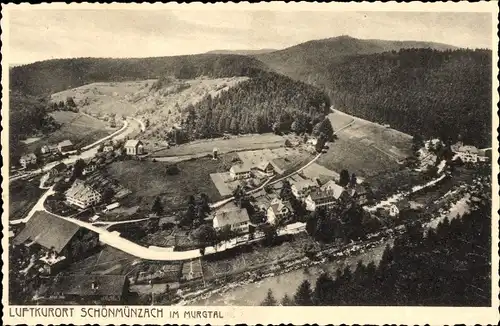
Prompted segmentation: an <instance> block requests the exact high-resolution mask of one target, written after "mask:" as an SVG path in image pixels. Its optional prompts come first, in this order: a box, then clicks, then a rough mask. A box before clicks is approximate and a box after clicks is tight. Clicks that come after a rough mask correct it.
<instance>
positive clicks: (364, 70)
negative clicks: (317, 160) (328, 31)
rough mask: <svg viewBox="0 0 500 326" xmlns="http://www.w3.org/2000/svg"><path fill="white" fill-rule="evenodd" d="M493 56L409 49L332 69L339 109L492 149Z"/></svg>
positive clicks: (323, 81)
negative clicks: (459, 138)
mask: <svg viewBox="0 0 500 326" xmlns="http://www.w3.org/2000/svg"><path fill="white" fill-rule="evenodd" d="M491 83H492V80H491V51H487V50H476V51H471V50H454V51H444V52H440V51H435V50H429V49H409V50H401V51H399V52H386V53H381V54H372V55H363V56H356V57H352V58H350V59H349V60H345V61H343V62H342V63H340V64H338V63H335V64H331V65H330V66H329V67H327V69H325V71H324V75H323V76H319V77H318V79H317V80H316V81H315V82H314V84H316V85H319V86H323V87H324V89H325V90H326V91H327V93H328V94H329V96H330V98H331V100H332V103H333V105H334V107H335V108H338V109H340V110H342V111H345V112H347V113H350V114H353V115H356V116H359V117H361V118H364V119H367V120H371V121H375V122H380V123H387V124H390V125H391V127H393V128H395V129H398V130H400V131H403V132H406V133H408V134H411V135H421V136H424V137H426V138H430V137H436V136H439V137H441V138H442V139H450V138H451V140H456V139H457V137H458V135H461V136H462V138H463V140H464V142H466V143H471V144H475V145H477V146H484V147H487V146H489V145H491V105H492V102H491V101H492V100H491Z"/></svg>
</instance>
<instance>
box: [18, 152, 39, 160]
mask: <svg viewBox="0 0 500 326" xmlns="http://www.w3.org/2000/svg"><path fill="white" fill-rule="evenodd" d="M21 159H24V160H33V159H36V155H35V154H34V153H28V154H26V155H23V156H21Z"/></svg>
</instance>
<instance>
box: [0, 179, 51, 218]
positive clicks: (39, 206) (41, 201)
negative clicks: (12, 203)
mask: <svg viewBox="0 0 500 326" xmlns="http://www.w3.org/2000/svg"><path fill="white" fill-rule="evenodd" d="M52 194H54V189H53V188H52V187H50V188H49V190H47V191H46V192H45V193H44V194H43V195H42V196H41V197H40V199H38V201H37V202H36V204H35V206H33V208H32V209H31V210H30V211H29V213H28V215H26V217H24V218H21V219H18V220H12V221H10V222H9V223H10V224H12V225H15V224H20V223H26V222H28V221H29V220H30V219H31V218H32V217H33V215H34V214H35V212H37V211H44V210H45V207H44V206H43V204H44V203H45V200H46V199H47V197H49V196H50V195H52Z"/></svg>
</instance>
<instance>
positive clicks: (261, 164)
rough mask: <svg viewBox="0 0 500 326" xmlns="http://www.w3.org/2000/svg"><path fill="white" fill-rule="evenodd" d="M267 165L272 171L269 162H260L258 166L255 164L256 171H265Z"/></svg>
mask: <svg viewBox="0 0 500 326" xmlns="http://www.w3.org/2000/svg"><path fill="white" fill-rule="evenodd" d="M269 165H271V167H272V168H273V169H274V166H273V165H272V164H271V163H270V162H269V161H261V162H260V163H259V164H257V169H259V170H265V169H267V167H268V166H269Z"/></svg>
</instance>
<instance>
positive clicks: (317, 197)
mask: <svg viewBox="0 0 500 326" xmlns="http://www.w3.org/2000/svg"><path fill="white" fill-rule="evenodd" d="M348 198H349V195H348V194H347V192H346V191H345V189H344V188H343V187H341V186H339V185H338V184H336V183H335V182H334V181H329V182H327V183H325V184H324V185H323V186H322V187H321V188H320V189H318V190H315V191H313V192H311V194H310V195H309V196H307V198H306V209H307V210H309V211H315V210H316V209H318V208H320V207H325V208H332V207H334V206H335V205H337V204H339V203H341V202H343V201H345V200H347V199H348Z"/></svg>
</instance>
